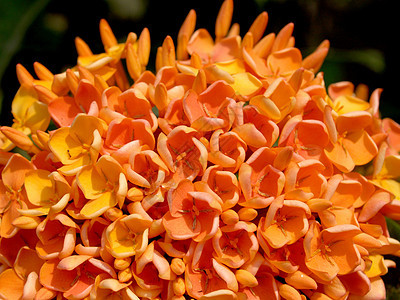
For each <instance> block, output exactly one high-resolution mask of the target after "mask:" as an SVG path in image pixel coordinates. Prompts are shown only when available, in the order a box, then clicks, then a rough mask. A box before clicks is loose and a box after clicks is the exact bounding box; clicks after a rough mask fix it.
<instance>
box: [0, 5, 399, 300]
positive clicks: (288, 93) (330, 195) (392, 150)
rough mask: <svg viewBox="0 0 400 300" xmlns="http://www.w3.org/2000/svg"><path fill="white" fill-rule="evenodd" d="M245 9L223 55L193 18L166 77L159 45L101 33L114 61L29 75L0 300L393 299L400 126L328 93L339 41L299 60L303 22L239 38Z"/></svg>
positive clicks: (343, 85)
mask: <svg viewBox="0 0 400 300" xmlns="http://www.w3.org/2000/svg"><path fill="white" fill-rule="evenodd" d="M232 10H233V1H232V0H225V1H224V2H223V4H222V7H221V9H220V12H219V14H218V17H217V21H216V27H215V38H213V37H212V36H211V35H210V33H209V32H208V31H207V30H205V29H197V30H195V25H196V24H195V23H196V14H195V12H194V11H193V10H192V11H190V12H189V14H188V16H187V17H186V19H185V21H184V23H183V25H182V27H181V29H180V31H179V34H178V37H177V43H176V47H175V44H174V42H173V40H172V38H171V37H169V36H167V37H166V38H165V40H164V42H163V44H162V46H160V47H159V48H158V49H157V55H156V58H155V68H156V70H155V72H151V71H149V70H147V69H146V66H147V64H148V61H149V55H150V49H151V47H150V36H149V32H148V30H147V29H144V30H143V31H142V33H141V34H140V35H139V37H138V36H137V35H136V34H135V33H130V34H129V35H128V37H127V39H126V41H125V42H124V43H118V41H117V39H116V38H115V36H114V35H113V33H112V31H111V28H110V27H109V25H108V24H107V22H106V21H105V20H102V21H101V22H100V34H101V40H102V42H103V44H104V48H105V52H104V53H101V54H93V53H92V51H91V50H90V48H89V47H88V45H87V44H86V43H85V42H84V41H83V40H81V39H79V38H77V39H76V48H77V52H78V62H77V65H76V66H75V67H73V68H70V69H68V70H67V71H66V72H63V73H60V74H55V75H54V74H53V73H51V72H50V71H49V70H48V69H46V68H45V67H44V66H43V65H41V64H39V63H35V64H34V69H35V73H36V75H37V77H38V79H35V78H34V77H33V76H32V75H31V74H29V72H28V71H27V70H26V69H25V68H24V67H23V66H21V65H18V66H17V76H18V80H19V82H20V84H21V87H20V89H19V91H18V92H17V94H16V96H15V99H14V101H13V104H12V114H13V116H14V124H13V125H12V126H11V127H6V126H3V127H1V133H0V146H1V149H2V150H1V151H0V171H1V180H0V218H1V225H0V298H2V299H40V300H44V299H53V298H57V299H64V298H66V299H74V300H75V299H171V300H180V299H181V300H182V299H202V300H206V299H208V300H210V299H226V300H230V299H232V300H233V299H295V300H297V299H299V300H300V299H311V300H317V299H319V300H325V299H326V300H328V299H371V300H378V299H385V286H384V283H383V280H382V279H381V276H382V275H384V274H386V273H387V271H388V267H394V266H395V263H394V262H393V261H391V260H389V259H385V257H384V255H387V254H391V255H397V256H400V242H399V241H397V240H395V239H393V238H391V237H390V235H389V233H388V229H387V226H386V221H385V217H388V218H393V219H400V201H399V200H400V184H399V182H398V181H397V179H398V178H399V177H400V171H399V170H400V156H399V154H398V153H399V150H400V125H399V124H397V123H395V122H394V121H393V120H390V119H381V117H380V115H379V110H378V106H379V97H380V93H381V90H375V91H374V92H373V93H372V94H371V96H369V92H368V89H367V88H366V87H365V86H363V85H361V86H359V87H357V88H355V87H354V86H353V84H351V83H350V82H340V83H336V84H332V85H330V86H329V87H327V88H326V87H325V83H324V77H323V74H322V73H318V71H319V69H320V67H321V65H322V63H323V60H324V59H325V56H326V55H327V52H328V49H329V43H328V42H327V41H323V42H322V43H321V45H320V46H319V47H318V48H317V49H316V50H315V51H314V52H313V53H312V54H310V55H309V56H307V57H305V58H303V57H302V54H301V52H300V51H299V49H297V48H295V46H294V38H293V37H292V32H293V24H292V23H290V24H288V25H287V26H285V27H284V28H283V29H282V30H281V31H280V32H279V33H277V34H274V33H270V34H268V35H265V36H264V31H265V28H266V26H267V22H268V15H267V13H266V12H263V13H261V14H260V15H259V16H258V17H257V18H256V20H255V21H254V23H253V24H252V25H251V27H250V29H249V30H248V32H247V33H246V34H245V35H244V36H243V37H241V36H240V35H239V25H238V24H233V25H232V26H231V19H232ZM368 98H369V99H368ZM50 122H52V123H51V125H50V127H49V124H50ZM16 146H17V147H18V148H19V153H22V154H24V155H25V156H23V155H21V154H18V153H13V152H10V150H12V149H13V148H14V147H16ZM27 157H28V158H27Z"/></svg>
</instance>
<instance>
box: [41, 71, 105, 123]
mask: <svg viewBox="0 0 400 300" xmlns="http://www.w3.org/2000/svg"><path fill="white" fill-rule="evenodd" d="M67 74H68V72H67ZM76 80H77V81H78V79H76ZM75 84H76V85H77V88H76V91H74V97H73V98H71V97H58V98H56V99H55V100H54V101H52V102H50V104H49V112H50V115H51V117H52V119H53V120H54V121H55V122H56V123H57V124H58V125H59V126H61V127H63V126H70V125H71V124H72V123H73V120H74V119H75V117H76V116H77V115H78V114H79V113H84V114H88V115H94V116H98V112H99V109H100V107H101V93H100V92H99V90H98V89H97V88H96V87H95V86H94V85H93V84H92V83H91V82H90V81H88V80H87V79H81V80H79V82H77V83H75ZM66 112H67V113H66Z"/></svg>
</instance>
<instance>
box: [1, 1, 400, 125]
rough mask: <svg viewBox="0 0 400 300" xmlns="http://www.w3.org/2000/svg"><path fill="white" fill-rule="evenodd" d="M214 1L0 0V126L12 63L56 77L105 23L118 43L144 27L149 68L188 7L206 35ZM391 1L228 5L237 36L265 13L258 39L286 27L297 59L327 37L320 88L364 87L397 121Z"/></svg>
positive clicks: (11, 91) (13, 87)
mask: <svg viewBox="0 0 400 300" xmlns="http://www.w3.org/2000/svg"><path fill="white" fill-rule="evenodd" d="M221 3H222V0H221V1H216V0H202V1H179V0H171V1H156V0H96V1H93V0H91V1H84V0H80V1H78V0H69V1H56V0H0V12H1V15H0V83H1V86H0V103H1V99H3V105H2V111H1V124H2V125H8V124H10V123H11V122H12V116H11V113H10V103H11V101H12V99H13V97H14V95H15V93H16V91H17V89H18V80H17V78H16V74H15V65H16V64H17V63H21V64H22V65H24V66H25V67H26V68H27V69H28V70H29V71H30V72H31V73H32V74H34V72H33V63H34V62H35V61H38V62H40V63H42V64H43V65H45V66H46V67H47V68H48V69H49V70H50V71H52V72H53V73H59V72H62V71H64V70H65V69H66V68H67V67H71V66H73V65H75V64H76V58H77V54H76V51H75V47H74V38H75V37H76V36H79V37H81V38H83V39H84V40H85V41H86V42H87V43H88V44H89V46H90V47H91V48H92V51H93V52H94V53H100V52H103V49H102V44H101V40H100V35H99V31H98V27H99V21H100V19H101V18H105V19H106V20H107V21H108V22H109V23H110V25H111V27H112V29H113V31H114V34H115V35H116V37H117V38H118V39H119V40H120V41H124V40H125V38H126V36H127V35H128V33H129V32H131V31H133V32H135V33H136V34H138V35H139V34H140V32H141V30H142V29H143V28H144V27H148V28H149V30H150V35H151V40H152V55H151V57H150V68H151V67H153V66H152V65H151V62H153V63H154V58H155V49H156V48H157V47H158V46H160V45H161V44H162V41H163V39H164V38H165V36H166V35H171V36H172V37H173V38H174V40H175V41H176V36H177V32H178V30H179V28H180V26H181V24H182V22H183V20H184V19H185V17H186V15H187V13H188V12H189V10H190V9H191V8H194V9H195V10H196V12H197V26H196V28H200V27H203V28H206V29H208V30H209V31H210V33H211V34H213V33H214V22H215V19H216V16H217V14H218V10H219V7H220V5H221ZM393 3H395V1H389V0H384V1H381V0H379V1H378V0H363V1H350V0H321V1H317V0H235V1H234V4H235V8H234V16H233V22H237V23H239V24H240V25H241V35H243V34H244V33H246V32H247V29H248V28H249V26H250V25H251V23H252V22H253V20H254V19H255V18H256V17H257V16H258V14H259V13H261V12H262V11H264V10H265V11H267V12H268V14H269V22H268V25H267V29H266V34H267V33H270V32H275V33H278V32H279V30H280V29H281V28H282V27H283V26H285V25H286V24H287V23H289V22H293V23H294V24H295V29H294V33H293V35H294V37H295V38H296V47H298V48H299V49H300V50H301V51H302V53H303V56H306V55H307V54H308V53H310V52H311V51H312V50H313V49H315V47H317V46H318V45H319V43H320V42H321V41H323V40H324V39H328V40H329V41H330V42H331V50H330V52H329V55H328V57H327V59H326V61H325V63H324V65H323V68H322V71H323V72H324V74H325V80H326V83H327V85H328V84H330V83H333V82H337V81H344V80H348V81H351V82H353V83H354V84H356V85H357V84H359V83H364V84H367V85H368V86H369V87H370V92H372V91H373V90H374V89H376V88H383V94H382V97H381V112H382V115H383V116H384V117H392V118H394V119H395V120H396V121H399V120H400V109H398V108H399V106H398V104H397V95H396V94H395V93H396V92H397V86H398V85H399V84H398V78H397V76H396V75H397V74H396V73H395V70H396V69H397V67H395V65H396V66H397V65H398V64H397V57H395V52H397V51H398V50H397V46H396V45H395V44H396V40H397V39H398V29H399V28H398V27H399V26H398V21H397V20H396V19H395V12H396V10H395V9H394V7H393ZM396 18H398V16H396ZM395 68H396V69H395Z"/></svg>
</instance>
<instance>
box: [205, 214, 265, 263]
mask: <svg viewBox="0 0 400 300" xmlns="http://www.w3.org/2000/svg"><path fill="white" fill-rule="evenodd" d="M256 230H257V227H256V226H255V225H254V224H253V223H247V222H243V221H239V222H237V223H236V224H234V225H226V226H222V227H220V228H219V229H218V231H217V233H216V234H215V236H214V237H213V239H212V242H213V247H214V250H215V255H214V257H215V259H216V260H217V261H218V262H220V263H222V264H225V265H227V266H228V267H230V268H240V267H241V266H242V265H243V264H244V263H246V262H248V261H251V260H252V259H253V258H254V256H255V255H256V253H257V251H258V241H257V238H256V236H255V235H254V231H256Z"/></svg>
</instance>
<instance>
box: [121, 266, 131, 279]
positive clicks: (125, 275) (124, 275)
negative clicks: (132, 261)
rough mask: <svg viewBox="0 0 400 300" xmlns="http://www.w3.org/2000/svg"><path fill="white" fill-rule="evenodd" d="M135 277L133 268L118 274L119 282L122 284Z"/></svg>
mask: <svg viewBox="0 0 400 300" xmlns="http://www.w3.org/2000/svg"><path fill="white" fill-rule="evenodd" d="M132 277H133V275H132V271H131V268H129V267H128V268H126V269H125V270H122V271H119V272H118V280H119V281H120V282H127V281H129V280H131V279H132Z"/></svg>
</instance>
